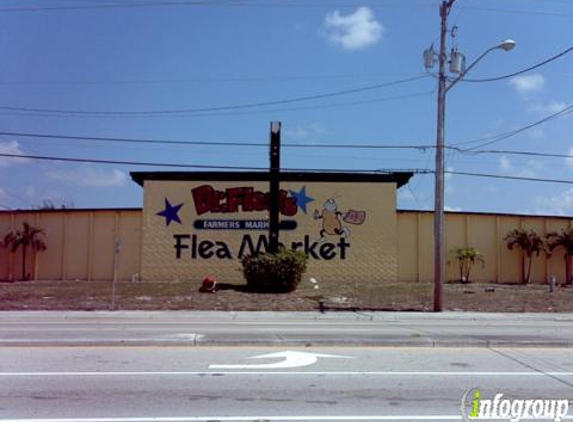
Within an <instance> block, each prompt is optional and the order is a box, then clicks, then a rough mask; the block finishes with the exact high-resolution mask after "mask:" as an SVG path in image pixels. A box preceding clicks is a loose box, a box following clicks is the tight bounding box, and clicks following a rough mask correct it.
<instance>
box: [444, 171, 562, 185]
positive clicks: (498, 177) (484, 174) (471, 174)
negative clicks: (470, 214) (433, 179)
mask: <svg viewBox="0 0 573 422" xmlns="http://www.w3.org/2000/svg"><path fill="white" fill-rule="evenodd" d="M444 173H448V174H455V175H459V176H473V177H486V178H490V179H506V180H521V181H527V182H547V183H563V184H573V180H564V179H544V178H538V177H523V176H508V175H502V174H490V173H471V172H463V171H447V170H446V171H445V172H444Z"/></svg>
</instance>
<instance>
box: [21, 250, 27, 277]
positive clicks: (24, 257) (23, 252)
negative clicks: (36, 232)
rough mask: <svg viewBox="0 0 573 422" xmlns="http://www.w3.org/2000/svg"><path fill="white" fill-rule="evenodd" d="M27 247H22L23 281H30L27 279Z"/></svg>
mask: <svg viewBox="0 0 573 422" xmlns="http://www.w3.org/2000/svg"><path fill="white" fill-rule="evenodd" d="M26 249H28V248H27V247H26V245H23V246H22V281H28V278H27V277H26Z"/></svg>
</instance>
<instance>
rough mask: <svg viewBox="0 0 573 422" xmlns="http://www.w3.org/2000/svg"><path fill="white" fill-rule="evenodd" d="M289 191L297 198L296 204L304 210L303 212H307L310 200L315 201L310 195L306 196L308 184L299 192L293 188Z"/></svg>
mask: <svg viewBox="0 0 573 422" xmlns="http://www.w3.org/2000/svg"><path fill="white" fill-rule="evenodd" d="M289 193H290V194H291V196H292V197H293V198H295V199H296V204H297V205H298V206H299V208H300V209H301V210H302V212H304V213H305V214H306V205H307V204H308V203H309V202H312V201H314V198H311V197H310V196H306V185H305V186H303V187H302V189H301V190H300V191H298V192H295V191H293V190H289Z"/></svg>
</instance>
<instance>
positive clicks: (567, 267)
mask: <svg viewBox="0 0 573 422" xmlns="http://www.w3.org/2000/svg"><path fill="white" fill-rule="evenodd" d="M571 282H573V280H571V255H569V254H566V255H565V286H570V285H571Z"/></svg>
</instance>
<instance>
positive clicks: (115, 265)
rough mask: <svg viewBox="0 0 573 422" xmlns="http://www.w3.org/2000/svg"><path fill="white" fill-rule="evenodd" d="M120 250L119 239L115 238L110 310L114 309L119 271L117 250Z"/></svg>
mask: <svg viewBox="0 0 573 422" xmlns="http://www.w3.org/2000/svg"><path fill="white" fill-rule="evenodd" d="M120 250H121V241H120V240H119V239H116V240H115V252H114V253H115V255H114V260H113V282H112V284H111V310H112V311H115V290H116V284H117V276H118V273H119V252H120Z"/></svg>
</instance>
